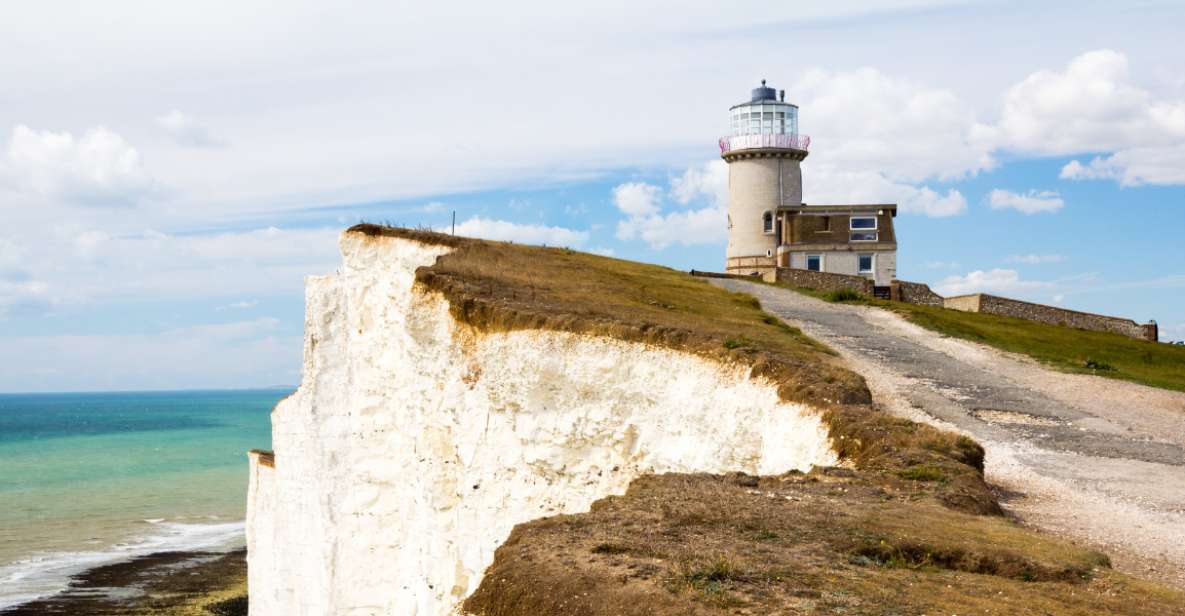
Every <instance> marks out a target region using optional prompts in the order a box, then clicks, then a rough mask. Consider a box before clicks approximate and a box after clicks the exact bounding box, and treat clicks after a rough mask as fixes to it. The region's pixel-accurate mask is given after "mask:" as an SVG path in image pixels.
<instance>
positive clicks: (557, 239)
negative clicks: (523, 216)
mask: <svg viewBox="0 0 1185 616" xmlns="http://www.w3.org/2000/svg"><path fill="white" fill-rule="evenodd" d="M457 235H465V236H469V237H480V238H483V239H487V240H500V241H504V242H518V243H520V244H544V245H547V246H580V245H582V244H584V243H585V242H587V241H588V237H589V235H588V232H587V231H577V230H573V229H566V228H564V227H549V226H546V225H530V224H519V223H514V222H508V221H505V220H493V219H489V218H482V217H480V216H474V217H473V218H470V219H469V220H466V221H465V222H462V223H459V224H458V225H457Z"/></svg>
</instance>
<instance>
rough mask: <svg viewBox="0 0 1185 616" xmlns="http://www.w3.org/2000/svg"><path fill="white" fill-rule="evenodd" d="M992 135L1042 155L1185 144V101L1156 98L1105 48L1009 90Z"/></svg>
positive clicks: (1117, 55) (1008, 144) (1010, 146)
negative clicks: (1183, 139)
mask: <svg viewBox="0 0 1185 616" xmlns="http://www.w3.org/2000/svg"><path fill="white" fill-rule="evenodd" d="M994 137H995V139H996V141H997V143H998V144H999V145H1000V146H1002V147H1005V148H1008V149H1011V150H1017V151H1022V152H1033V153H1038V154H1074V153H1079V152H1099V151H1113V150H1119V149H1126V148H1130V147H1137V146H1145V147H1146V146H1153V145H1170V144H1173V143H1177V142H1178V141H1179V140H1180V139H1182V138H1185V102H1181V101H1160V100H1156V99H1155V98H1154V97H1153V96H1152V94H1151V93H1149V92H1148V91H1147V90H1145V89H1143V88H1141V87H1139V86H1138V85H1136V84H1135V83H1134V82H1133V81H1132V79H1131V75H1130V69H1129V66H1128V60H1127V56H1125V55H1124V54H1122V53H1119V52H1116V51H1112V50H1109V49H1101V50H1097V51H1091V52H1087V53H1084V54H1082V55H1080V56H1078V57H1076V58H1074V59H1073V60H1071V61H1070V62H1069V64H1068V65H1067V66H1066V68H1065V70H1064V71H1060V72H1059V71H1049V70H1042V71H1038V72H1036V73H1033V74H1031V75H1029V77H1027V78H1026V79H1024V80H1023V81H1021V82H1020V83H1018V84H1016V85H1014V86H1012V87H1011V88H1010V89H1009V90H1008V92H1007V93H1006V94H1005V97H1004V106H1003V109H1002V111H1001V115H1000V122H999V124H998V125H997V126H996V127H995V129H994Z"/></svg>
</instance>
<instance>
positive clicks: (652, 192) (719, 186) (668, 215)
mask: <svg viewBox="0 0 1185 616" xmlns="http://www.w3.org/2000/svg"><path fill="white" fill-rule="evenodd" d="M622 195H625V196H626V203H625V204H624V206H623V203H622V199H621V197H622ZM666 197H667V198H669V200H670V201H673V202H674V203H677V204H679V205H680V206H687V205H690V204H699V205H700V207H698V208H693V209H684V208H679V209H674V210H670V209H667V210H666V211H664V208H663V203H664V195H663V190H662V188H660V187H658V186H655V185H653V184H642V183H627V184H621V185H619V186H617V187H616V188H614V189H613V198H614V202H615V203H616V204H617V206H618V209H620V210H621V211H622V212H623V213H624V214H626V218H625V219H623V220H620V221H618V223H617V239H620V240H627V241H628V240H635V239H637V240H642V241H644V242H646V243H647V244H649V245H650V247H651V248H654V249H655V250H661V249H663V248H667V247H668V246H671V245H674V244H678V245H681V246H696V245H703V244H715V243H719V242H723V241H725V240H727V238H728V209H727V208H728V165H727V164H726V163H725V162H724V161H722V160H721V161H710V162H707V163H704V164H702V165H694V166H691V167H688V168H687V169H686V170H685V171H684V172H683V173H682V174H680V175H679V176H676V177H674V178H671V181H670V186H669V189H668V190H667V191H666Z"/></svg>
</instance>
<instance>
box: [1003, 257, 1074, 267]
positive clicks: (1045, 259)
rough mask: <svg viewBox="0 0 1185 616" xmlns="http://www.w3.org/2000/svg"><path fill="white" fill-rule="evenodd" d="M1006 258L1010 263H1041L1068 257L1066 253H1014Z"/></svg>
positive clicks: (1055, 261)
mask: <svg viewBox="0 0 1185 616" xmlns="http://www.w3.org/2000/svg"><path fill="white" fill-rule="evenodd" d="M1005 260H1006V261H1008V262H1009V263H1027V264H1028V265H1039V264H1041V263H1061V262H1063V261H1065V260H1066V257H1065V256H1064V255H1012V256H1010V257H1008V258H1007V259H1005Z"/></svg>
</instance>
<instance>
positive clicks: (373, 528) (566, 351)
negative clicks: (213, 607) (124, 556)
mask: <svg viewBox="0 0 1185 616" xmlns="http://www.w3.org/2000/svg"><path fill="white" fill-rule="evenodd" d="M340 243H341V251H342V255H343V264H342V267H341V269H340V271H339V272H338V273H336V274H333V275H328V276H320V277H313V278H309V279H308V282H307V291H306V304H307V305H306V310H307V313H306V322H305V351H304V373H303V380H302V383H301V386H300V388H299V389H298V390H297V392H296V393H294V394H293V395H292V396H291V397H289V398H288V399H286V400H284V401H283V402H281V403H280V404H279V405H278V406H277V407H276V409H275V411H274V412H273V414H272V431H273V448H274V452H275V456H274V463H273V460H272V458H271V457H270V456H263V455H260V454H253V455H252V456H251V471H250V492H249V500H248V514H247V541H248V559H249V577H250V579H249V585H250V609H251V613H252V614H254V615H256V616H267V615H280V614H283V615H309V616H324V615H327V614H346V615H362V614H397V615H401V616H402V615H419V616H435V615H448V614H452V613H455V612H454V610H456V609H458V608H457V606H458V605H459V603H460V602H461V601H462V600H463V599H464V598H465V597H466V596H468V595H469V594H470V593H471V592H473V591H474V590H475V589H476V588H477V587H478V585H479V583H480V582H481V576H482V574H483V572H484V571H485V570H486V568H487V567H488V566H489V565H490V563H491V562H492V560H493V557H494V551H495V550H496V549H497V548H498V547H499V545H501V544H502V543H503V541H504V540H505V539H506V537H507V536H508V535H509V533H510V531H511V529H512V528H513V527H514V526H515V525H516V524H519V523H521V522H525V521H528V520H533V519H536V518H540V517H543V516H548V515H553V514H557V513H574V512H580V511H584V510H587V509H588V508H589V506H590V504H591V503H592V502H593V501H594V500H597V499H599V498H602V497H604V496H606V495H611V494H620V493H623V492H624V491H625V489H626V487H627V486H628V485H629V483H630V481H631V480H633V479H634V478H636V477H638V476H639V475H642V474H648V473H664V472H711V473H723V472H729V471H744V472H748V473H753V474H767V475H768V474H777V473H782V472H785V471H789V470H792V469H797V470H808V469H809V468H810V467H812V466H814V465H833V464H835V463H837V461H838V457H837V453H836V451H835V450H834V449H833V447H832V445H831V441H830V440H829V436H828V434H829V431H828V428H827V426H826V425H825V424H824V422H823V420H822V419H821V412H820V410H819V409H817V408H813V407H812V406H810V405H808V404H807V403H799V402H787V401H786V398H787V396H786V395H779V390H778V386H777V384H776V383H774V382H772V381H769V380H766V379H764V378H762V377H760V376H755V374H756V373H755V372H754V370H753V369H752V366H750V365H745V364H743V363H729V362H724V361H717V360H714V359H711V358H709V357H704V356H702V355H697V354H693V353H690V352H684V351H680V350H677V349H672V348H669V347H663V346H659V345H654V344H648V343H645V342H641V341H627V340H625V339H622V338H619V337H611V336H603V335H601V336H598V335H590V334H587V333H573V332H565V331H559V330H554V329H552V330H548V329H531V328H516V329H509V330H505V331H497V330H486V329H483V328H478V327H474V326H472V325H469V324H466V323H464V322H461V321H459V320H457V319H456V318H455V317H454V314H453V312H452V311H450V305H449V300H448V299H447V298H446V297H445V295H444V294H442V293H439V292H437V291H435V290H432V289H430V288H429V287H428V286H426V285H424V284H422V283H420V282H417V280H416V269H417V268H418V267H421V266H428V265H431V264H432V263H434V262H435V261H436V260H437V258H438V257H440V256H441V255H444V254H447V253H448V252H450V251H451V250H454V248H453V247H450V246H448V245H444V244H438V243H433V242H429V241H422V240H417V239H414V238H413V237H394V236H382V235H371V234H366V233H359V232H356V231H351V232H346V233H343V234H342V237H341V242H340ZM452 308H455V306H454V307H452Z"/></svg>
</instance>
